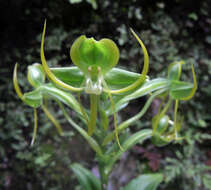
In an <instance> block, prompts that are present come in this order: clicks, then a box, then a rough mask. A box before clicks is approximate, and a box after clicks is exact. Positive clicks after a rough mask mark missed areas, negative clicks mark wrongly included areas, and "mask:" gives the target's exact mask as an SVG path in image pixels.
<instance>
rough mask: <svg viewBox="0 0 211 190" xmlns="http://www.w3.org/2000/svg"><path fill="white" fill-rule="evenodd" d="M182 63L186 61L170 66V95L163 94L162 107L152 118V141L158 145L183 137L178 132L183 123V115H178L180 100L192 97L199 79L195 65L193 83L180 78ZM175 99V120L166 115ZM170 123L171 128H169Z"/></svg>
mask: <svg viewBox="0 0 211 190" xmlns="http://www.w3.org/2000/svg"><path fill="white" fill-rule="evenodd" d="M182 65H184V61H180V62H175V63H172V64H171V65H170V66H169V70H168V80H169V91H168V94H169V96H167V95H168V94H166V93H165V94H163V95H162V97H161V98H162V103H161V105H160V109H159V111H158V113H157V115H156V116H154V117H153V119H152V127H153V134H154V136H153V138H152V142H153V143H154V144H155V145H157V146H163V145H166V144H168V143H169V142H171V141H172V140H180V139H182V138H181V137H178V132H179V131H180V129H181V126H182V123H183V117H178V105H179V101H181V100H183V101H186V100H189V99H191V98H192V97H193V96H194V94H195V92H196V89H197V81H196V75H195V71H194V68H193V65H192V75H193V84H191V83H189V82H184V81H180V80H179V79H180V76H181V70H182ZM167 99H168V101H167V103H166V104H165V105H164V102H165V101H166V100H167ZM173 101H175V105H174V121H172V120H170V119H169V117H168V116H167V115H166V113H167V111H168V108H169V107H170V106H171V104H172V102H173ZM163 105H164V106H163ZM162 107H163V108H162ZM168 125H170V128H168Z"/></svg>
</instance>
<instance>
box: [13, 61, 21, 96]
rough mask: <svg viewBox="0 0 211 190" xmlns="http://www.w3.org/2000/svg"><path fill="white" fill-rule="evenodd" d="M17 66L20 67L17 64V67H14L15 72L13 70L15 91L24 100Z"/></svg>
mask: <svg viewBox="0 0 211 190" xmlns="http://www.w3.org/2000/svg"><path fill="white" fill-rule="evenodd" d="M17 68H18V64H17V63H16V64H15V68H14V72H13V85H14V89H15V92H16V93H17V95H18V97H19V98H20V99H21V100H23V94H22V92H21V89H20V87H19V85H18V77H17Z"/></svg>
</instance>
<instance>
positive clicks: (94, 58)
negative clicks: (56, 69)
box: [70, 35, 119, 75]
mask: <svg viewBox="0 0 211 190" xmlns="http://www.w3.org/2000/svg"><path fill="white" fill-rule="evenodd" d="M70 56H71V59H72V61H73V63H74V64H75V65H76V66H78V67H79V68H80V69H81V71H82V72H83V73H85V74H86V75H88V74H90V71H89V68H90V67H91V68H92V69H93V72H97V68H98V67H100V69H101V73H102V74H103V75H104V74H105V73H106V72H108V71H109V70H110V69H112V68H113V67H114V66H115V65H116V64H117V63H118V60H119V49H118V47H117V46H116V44H115V43H114V42H113V41H112V40H110V39H102V40H100V41H96V40H95V39H94V38H86V36H84V35H83V36H80V37H79V38H77V39H76V40H75V42H74V44H73V45H72V47H71V50H70ZM91 74H92V73H91ZM93 74H96V73H93Z"/></svg>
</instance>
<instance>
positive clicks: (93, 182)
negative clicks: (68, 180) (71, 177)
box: [70, 163, 101, 190]
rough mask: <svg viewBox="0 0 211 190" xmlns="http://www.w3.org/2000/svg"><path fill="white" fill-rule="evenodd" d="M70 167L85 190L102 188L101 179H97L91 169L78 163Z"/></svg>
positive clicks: (99, 189)
mask: <svg viewBox="0 0 211 190" xmlns="http://www.w3.org/2000/svg"><path fill="white" fill-rule="evenodd" d="M70 167H71V169H72V170H73V172H74V173H75V175H76V177H77V179H78V181H79V183H80V185H81V186H82V187H83V189H84V190H101V185H100V181H99V179H97V178H96V177H95V176H94V175H93V174H92V173H91V172H90V171H89V170H87V169H86V168H84V167H83V166H81V165H80V164H77V163H75V164H72V165H71V166H70Z"/></svg>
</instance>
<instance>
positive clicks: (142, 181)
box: [122, 173, 163, 190]
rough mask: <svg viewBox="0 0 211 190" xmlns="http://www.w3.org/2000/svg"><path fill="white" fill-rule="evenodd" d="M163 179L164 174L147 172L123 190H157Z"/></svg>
mask: <svg viewBox="0 0 211 190" xmlns="http://www.w3.org/2000/svg"><path fill="white" fill-rule="evenodd" d="M162 181H163V175H162V174H159V173H157V174H145V175H140V176H138V177H137V178H135V179H133V180H132V181H131V182H130V183H129V184H128V185H127V186H126V187H124V188H123V189H122V190H156V189H157V187H158V185H159V184H160V183H161V182H162Z"/></svg>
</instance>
